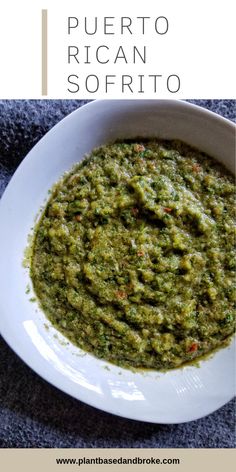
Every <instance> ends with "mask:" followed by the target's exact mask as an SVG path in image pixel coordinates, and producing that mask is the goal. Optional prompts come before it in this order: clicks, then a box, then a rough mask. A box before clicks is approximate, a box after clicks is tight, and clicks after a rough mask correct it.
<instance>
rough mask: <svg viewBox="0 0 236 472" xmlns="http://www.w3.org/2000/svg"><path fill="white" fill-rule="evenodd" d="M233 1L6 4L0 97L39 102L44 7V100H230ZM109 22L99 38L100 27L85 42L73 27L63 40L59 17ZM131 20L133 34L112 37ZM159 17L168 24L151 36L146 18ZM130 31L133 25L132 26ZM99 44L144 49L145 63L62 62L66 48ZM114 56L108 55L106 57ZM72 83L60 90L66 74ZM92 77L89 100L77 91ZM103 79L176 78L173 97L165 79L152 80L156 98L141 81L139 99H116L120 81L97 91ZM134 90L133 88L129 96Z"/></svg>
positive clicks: (0, 31)
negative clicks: (141, 20)
mask: <svg viewBox="0 0 236 472" xmlns="http://www.w3.org/2000/svg"><path fill="white" fill-rule="evenodd" d="M234 5H235V2H234V0H224V1H220V0H159V1H154V0H146V1H143V0H142V1H140V0H136V1H134V0H118V2H112V1H111V0H99V1H96V0H85V1H79V0H67V1H66V0H63V1H57V0H20V1H17V0H7V2H5V3H4V4H3V1H2V2H1V7H0V8H1V10H0V59H1V73H0V98H12V99H13V98H42V96H41V10H42V8H44V9H48V34H49V38H48V40H49V42H48V53H49V64H48V97H45V98H88V99H89V98H90V99H92V98H195V99H196V98H235V96H236V87H235V83H236V74H235V43H236V41H235V40H236V37H235V18H236V17H235V7H234ZM68 16H76V17H79V18H80V21H81V20H82V19H83V18H84V17H85V16H87V17H94V16H97V17H98V22H99V24H101V23H100V21H102V20H103V17H104V16H114V17H115V20H114V25H115V27H114V29H112V28H111V30H113V31H116V34H115V35H107V36H104V34H103V31H102V28H101V29H100V30H99V32H98V33H97V34H96V35H94V36H87V35H85V34H84V33H83V29H82V28H81V29H80V28H78V29H77V30H74V33H73V34H71V35H70V36H68V35H67V17H68ZM121 16H129V17H132V19H133V20H134V28H133V31H134V33H133V35H132V36H131V35H128V34H127V35H124V36H123V37H122V36H121V35H120V34H119V24H120V23H119V18H120V17H121ZM137 16H150V17H152V18H153V22H150V28H149V29H148V31H147V34H146V35H145V36H143V35H141V34H140V33H139V34H138V30H139V29H140V28H138V27H135V18H136V17H137ZM158 16H165V17H167V18H168V21H169V31H168V33H167V34H166V35H163V36H161V35H157V34H156V33H155V31H154V27H153V23H154V19H155V18H157V17H158ZM136 26H137V22H136ZM69 44H71V45H77V46H80V48H81V50H83V45H91V46H92V45H93V47H95V46H99V45H101V44H106V45H108V46H109V47H110V51H112V52H113V51H114V53H115V51H116V50H117V47H118V46H119V45H122V46H123V47H124V49H127V56H128V53H129V51H130V47H131V46H132V45H136V46H140V45H143V44H145V45H146V46H147V49H148V53H149V54H148V57H147V59H148V60H147V63H146V64H142V63H141V62H140V63H138V64H136V65H132V64H129V65H126V64H124V63H122V61H119V62H118V63H117V64H112V62H110V63H109V64H107V65H99V64H97V63H96V61H94V62H93V64H92V65H86V64H83V63H80V64H79V65H76V63H75V65H68V64H67V46H68V45H69ZM112 56H114V54H112V53H111V54H110V57H111V58H112ZM69 74H77V75H79V77H80V83H81V90H80V92H78V93H75V94H71V93H69V92H68V91H67V88H68V83H67V76H68V75H69ZM89 74H96V75H98V76H99V77H100V78H101V79H100V89H99V91H98V93H96V94H90V93H88V92H87V93H86V92H85V88H84V86H83V84H84V79H85V78H86V76H87V75H89ZM106 74H116V75H117V77H120V75H121V74H129V75H133V76H136V75H137V74H144V75H145V77H146V76H147V75H148V74H162V75H163V78H166V77H167V76H168V75H170V74H178V75H179V77H180V79H181V88H180V91H179V92H178V93H176V94H173V93H172V94H171V93H170V92H168V90H167V88H166V81H165V80H164V79H163V80H161V81H160V87H159V88H158V91H157V93H154V91H153V86H152V84H153V82H151V81H150V80H149V81H148V80H145V87H144V89H145V93H143V94H138V93H133V94H131V93H130V92H129V91H128V89H126V93H125V94H122V93H121V87H120V81H119V80H117V85H116V86H111V87H110V88H109V93H107V94H105V93H104V87H103V85H102V84H103V83H104V81H103V79H102V77H103V76H104V75H106ZM135 91H138V87H136V90H135Z"/></svg>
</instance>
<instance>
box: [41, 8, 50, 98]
mask: <svg viewBox="0 0 236 472" xmlns="http://www.w3.org/2000/svg"><path fill="white" fill-rule="evenodd" d="M41 22H42V24H41V26H42V45H41V47H42V50H41V54H42V57H41V60H42V64H41V65H42V77H41V92H42V95H44V96H45V95H47V94H48V10H42V12H41Z"/></svg>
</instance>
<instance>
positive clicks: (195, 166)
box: [192, 164, 201, 172]
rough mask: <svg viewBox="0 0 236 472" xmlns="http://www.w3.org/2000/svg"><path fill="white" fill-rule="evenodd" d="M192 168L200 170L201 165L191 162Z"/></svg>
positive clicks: (195, 170)
mask: <svg viewBox="0 0 236 472" xmlns="http://www.w3.org/2000/svg"><path fill="white" fill-rule="evenodd" d="M192 169H193V171H194V172H200V170H201V166H200V165H199V164H193V166H192Z"/></svg>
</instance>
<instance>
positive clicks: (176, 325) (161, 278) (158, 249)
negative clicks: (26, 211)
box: [31, 139, 236, 370]
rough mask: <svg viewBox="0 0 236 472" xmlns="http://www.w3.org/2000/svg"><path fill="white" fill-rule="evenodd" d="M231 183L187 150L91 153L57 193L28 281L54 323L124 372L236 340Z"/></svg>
mask: <svg viewBox="0 0 236 472" xmlns="http://www.w3.org/2000/svg"><path fill="white" fill-rule="evenodd" d="M234 240H235V226H234V180H233V176H232V175H231V174H230V173H229V172H228V171H227V170H226V169H225V168H224V167H223V166H222V165H220V164H219V163H217V162H216V161H215V160H214V159H212V158H210V157H209V156H207V155H205V154H204V153H202V152H200V151H198V150H196V149H193V148H191V147H189V146H188V145H186V144H184V143H182V142H180V141H162V140H156V139H152V140H139V139H138V140H136V141H135V142H134V141H132V142H131V141H126V142H117V143H115V144H111V145H107V146H103V147H100V148H98V149H95V150H94V151H93V152H92V153H91V155H90V156H89V157H87V158H85V159H84V160H83V161H82V162H81V163H80V164H78V165H77V166H76V167H74V168H73V170H72V171H71V172H70V173H68V174H66V175H65V176H64V177H63V178H62V179H61V180H60V181H59V182H58V183H57V184H56V186H55V187H54V188H53V190H52V193H51V197H50V200H49V201H48V203H47V206H46V209H45V211H44V213H43V215H42V217H41V219H40V221H39V223H38V224H37V227H36V231H35V236H34V243H33V254H32V259H31V277H32V280H33V285H34V289H35V292H36V294H37V297H38V299H39V301H40V303H41V306H42V308H43V310H44V311H45V313H46V315H47V317H48V318H49V319H50V321H51V322H52V323H53V324H54V325H55V326H56V327H57V328H58V330H59V331H61V332H63V333H64V335H65V336H67V337H68V338H69V339H70V340H71V341H72V342H73V343H75V344H76V345H78V346H79V347H80V348H82V349H84V350H85V351H88V352H91V353H92V354H94V355H95V356H97V357H99V358H104V359H106V360H108V361H111V362H113V363H115V364H118V365H120V366H124V367H134V368H135V367H136V368H137V367H138V368H151V369H157V370H160V369H169V368H175V367H178V366H180V365H182V364H183V363H185V362H187V361H191V360H193V359H196V358H198V357H199V356H202V355H203V354H206V353H208V352H210V351H212V350H213V349H215V348H218V347H221V346H223V345H225V343H226V341H227V340H228V339H229V336H230V335H231V334H232V333H233V332H234V329H235V311H234V308H235V299H236V296H235V295H236V291H235V254H234Z"/></svg>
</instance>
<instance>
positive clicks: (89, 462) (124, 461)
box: [56, 456, 180, 466]
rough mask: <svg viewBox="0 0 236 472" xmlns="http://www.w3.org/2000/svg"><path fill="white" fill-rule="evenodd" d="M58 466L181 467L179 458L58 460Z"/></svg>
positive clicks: (83, 458)
mask: <svg viewBox="0 0 236 472" xmlns="http://www.w3.org/2000/svg"><path fill="white" fill-rule="evenodd" d="M56 464H57V465H74V466H84V465H117V464H120V465H165V464H166V465H179V464H180V459H177V458H170V457H169V458H162V459H160V458H157V457H152V456H151V457H145V458H144V457H138V456H136V457H132V458H128V457H80V458H68V457H67V458H65V457H64V458H56Z"/></svg>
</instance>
